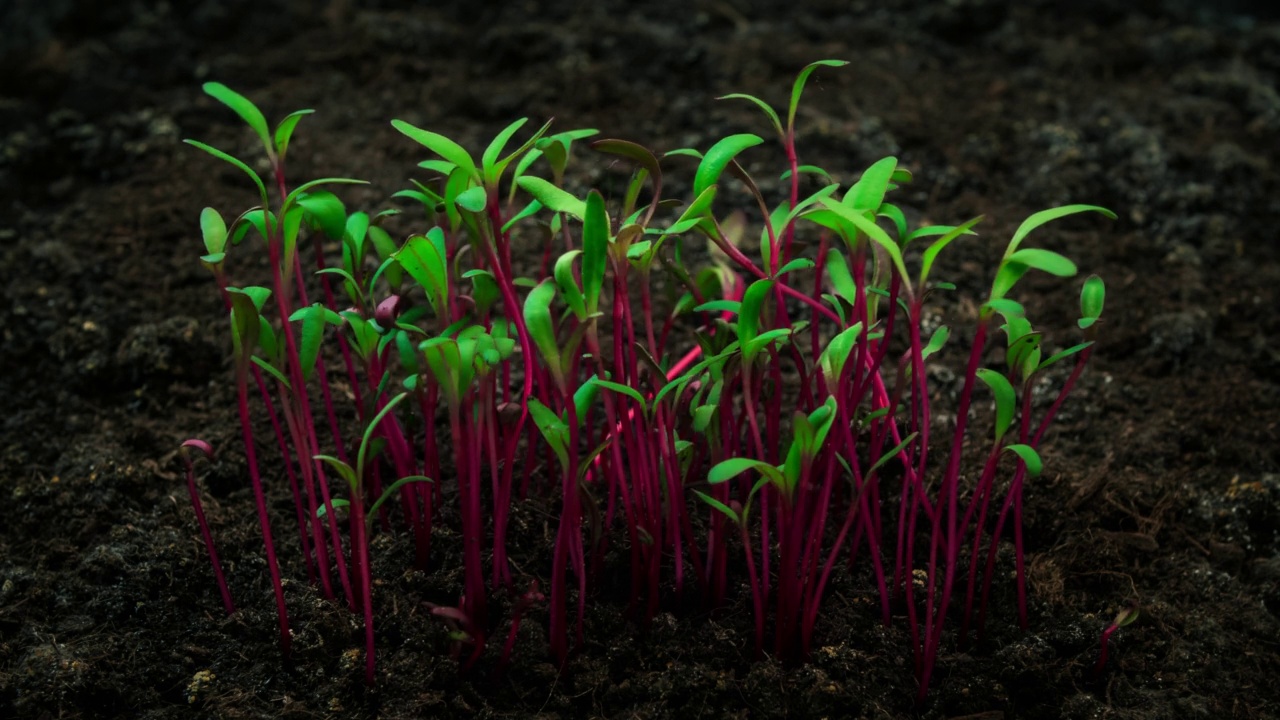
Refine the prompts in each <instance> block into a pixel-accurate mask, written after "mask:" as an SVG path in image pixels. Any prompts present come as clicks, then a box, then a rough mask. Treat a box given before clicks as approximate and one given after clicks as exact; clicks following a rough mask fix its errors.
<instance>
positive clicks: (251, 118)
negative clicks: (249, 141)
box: [203, 82, 276, 155]
mask: <svg viewBox="0 0 1280 720" xmlns="http://www.w3.org/2000/svg"><path fill="white" fill-rule="evenodd" d="M203 89H204V92H205V94H206V95H208V96H209V97H212V98H213V99H214V100H217V101H218V102H220V103H222V104H223V105H226V106H227V107H229V108H231V109H232V110H234V111H235V113H236V114H237V115H239V116H240V119H241V120H244V121H245V124H247V125H248V126H249V127H251V128H253V131H254V132H255V133H257V135H258V137H259V138H261V140H262V146H263V147H264V148H266V151H267V154H268V155H274V154H275V152H276V151H275V147H274V146H272V144H271V133H270V132H268V131H267V119H266V118H265V117H263V116H262V111H261V110H259V109H258V106H257V105H254V104H253V103H252V102H250V101H249V98H246V97H245V96H243V95H241V94H240V93H238V92H236V91H234V90H232V89H231V88H229V87H227V86H226V85H223V84H222V83H219V82H207V83H205V84H204V86H203Z"/></svg>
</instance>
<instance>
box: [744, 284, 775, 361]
mask: <svg viewBox="0 0 1280 720" xmlns="http://www.w3.org/2000/svg"><path fill="white" fill-rule="evenodd" d="M772 289H773V281H772V280H769V279H767V278H761V279H760V280H756V281H755V282H753V283H751V285H750V286H748V287H747V290H746V292H744V293H743V294H742V307H741V308H740V310H739V312H738V326H737V330H738V343H739V345H741V346H742V354H743V356H744V359H745V362H746V363H747V364H750V363H751V360H752V359H754V357H755V354H754V353H751V354H750V355H748V350H747V345H748V343H750V342H751V341H752V340H754V339H755V337H756V335H757V334H759V330H760V313H761V312H762V311H763V310H764V301H765V299H766V298H768V297H769V293H770V291H771V290H772Z"/></svg>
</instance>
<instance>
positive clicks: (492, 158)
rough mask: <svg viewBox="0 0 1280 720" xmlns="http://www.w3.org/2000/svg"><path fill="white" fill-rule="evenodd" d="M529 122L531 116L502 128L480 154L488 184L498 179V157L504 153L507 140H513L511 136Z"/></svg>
mask: <svg viewBox="0 0 1280 720" xmlns="http://www.w3.org/2000/svg"><path fill="white" fill-rule="evenodd" d="M527 122H529V118H527V117H523V118H520V119H519V120H516V121H515V122H513V123H511V124H510V125H508V126H506V127H505V128H503V129H502V132H500V133H498V134H497V135H496V136H495V137H494V138H493V141H492V142H490V143H489V146H488V147H486V148H485V149H484V154H483V155H481V156H480V165H481V167H483V168H484V173H485V183H486V184H492V183H493V182H494V181H496V180H497V179H498V177H497V175H496V173H495V172H494V170H496V164H497V162H498V157H499V156H500V155H502V151H503V149H505V148H506V147H507V142H508V141H509V140H511V136H512V135H515V134H516V131H517V130H519V129H520V128H521V127H523V126H524V124H525V123H527Z"/></svg>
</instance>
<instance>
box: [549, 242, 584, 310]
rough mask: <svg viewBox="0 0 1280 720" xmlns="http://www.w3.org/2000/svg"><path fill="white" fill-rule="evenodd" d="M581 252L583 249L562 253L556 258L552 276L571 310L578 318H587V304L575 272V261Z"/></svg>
mask: <svg viewBox="0 0 1280 720" xmlns="http://www.w3.org/2000/svg"><path fill="white" fill-rule="evenodd" d="M581 254H582V251H581V250H570V251H569V252H567V253H565V254H563V255H561V256H560V258H559V259H558V260H556V264H555V268H554V272H552V277H553V278H554V279H555V281H556V287H557V288H558V289H559V290H560V297H562V298H564V302H565V304H566V305H568V306H569V310H570V311H572V312H573V314H574V316H575V317H577V318H578V320H585V319H586V317H587V304H586V301H584V300H583V298H582V290H580V289H579V288H578V281H577V278H576V277H574V274H573V261H574V259H575V258H577V257H578V256H579V255H581Z"/></svg>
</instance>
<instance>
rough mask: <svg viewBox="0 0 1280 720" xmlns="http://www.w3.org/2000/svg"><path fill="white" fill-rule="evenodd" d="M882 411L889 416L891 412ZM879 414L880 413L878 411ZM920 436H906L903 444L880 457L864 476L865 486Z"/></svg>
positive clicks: (914, 434) (915, 434)
mask: <svg viewBox="0 0 1280 720" xmlns="http://www.w3.org/2000/svg"><path fill="white" fill-rule="evenodd" d="M880 410H883V411H885V413H886V414H887V413H888V411H889V408H887V407H886V408H880ZM877 412H879V411H877ZM873 414H874V413H873ZM870 417H871V416H870V415H868V416H867V418H868V421H870ZM919 434H920V433H911V434H910V435H908V436H906V437H904V438H902V442H900V443H898V444H897V445H896V446H894V448H893V449H892V450H890V451H889V452H886V453H882V454H881V455H880V457H879V458H877V459H876V461H875V463H874V464H873V465H872V466H871V467H870V468H868V469H867V473H866V475H864V476H863V479H862V482H863V484H866V482H867V481H869V480H870V479H871V476H873V475H875V474H876V471H877V470H879V469H880V468H882V467H884V464H885V463H887V462H889V461H890V460H892V459H894V458H896V457H898V455H899V454H901V453H902V451H903V450H906V449H907V446H908V445H910V444H911V442H912V441H913V440H915V439H916V436H918V435H919Z"/></svg>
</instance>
